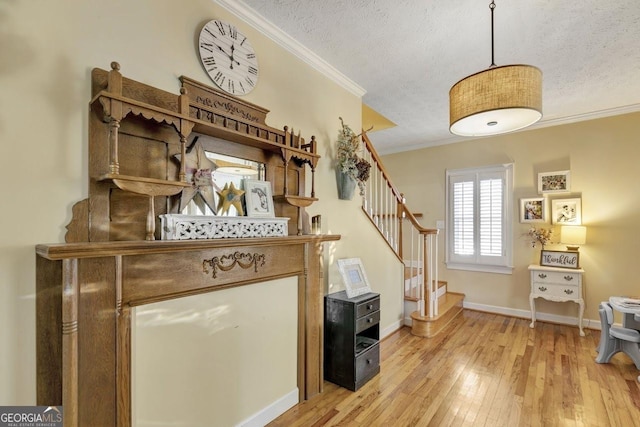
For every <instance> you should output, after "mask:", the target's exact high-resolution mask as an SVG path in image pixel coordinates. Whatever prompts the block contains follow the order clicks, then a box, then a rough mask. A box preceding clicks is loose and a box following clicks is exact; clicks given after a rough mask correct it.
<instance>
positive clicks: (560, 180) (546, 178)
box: [538, 170, 571, 194]
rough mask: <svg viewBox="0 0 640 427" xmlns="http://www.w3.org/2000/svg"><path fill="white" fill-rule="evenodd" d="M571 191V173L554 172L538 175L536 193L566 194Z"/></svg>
mask: <svg viewBox="0 0 640 427" xmlns="http://www.w3.org/2000/svg"><path fill="white" fill-rule="evenodd" d="M569 191H571V172H570V171H568V170H567V171H555V172H542V173H539V174H538V193H539V194H552V193H568V192H569Z"/></svg>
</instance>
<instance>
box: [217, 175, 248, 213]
mask: <svg viewBox="0 0 640 427" xmlns="http://www.w3.org/2000/svg"><path fill="white" fill-rule="evenodd" d="M217 193H218V215H224V214H226V213H229V208H230V207H231V206H233V207H234V208H236V210H237V211H238V215H240V216H242V215H244V211H243V210H242V195H243V194H244V190H238V189H237V188H236V187H235V185H233V182H232V183H231V185H229V184H225V185H224V188H223V189H222V191H217Z"/></svg>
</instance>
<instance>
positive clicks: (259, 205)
mask: <svg viewBox="0 0 640 427" xmlns="http://www.w3.org/2000/svg"><path fill="white" fill-rule="evenodd" d="M243 184H244V191H245V193H244V201H245V204H246V207H247V209H246V211H247V216H250V217H256V218H273V217H275V212H274V207H273V196H272V191H271V182H269V181H261V180H257V179H245V180H244V182H243Z"/></svg>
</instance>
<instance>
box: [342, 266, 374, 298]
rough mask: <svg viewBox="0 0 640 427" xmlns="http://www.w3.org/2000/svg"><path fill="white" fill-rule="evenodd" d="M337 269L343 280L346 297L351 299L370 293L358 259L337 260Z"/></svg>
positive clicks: (369, 287)
mask: <svg viewBox="0 0 640 427" xmlns="http://www.w3.org/2000/svg"><path fill="white" fill-rule="evenodd" d="M338 269H339V270H340V275H341V276H342V280H344V286H345V290H346V291H347V297H349V298H353V297H357V296H359V295H364V294H366V293H369V292H371V286H369V281H368V280H367V275H366V274H365V272H364V267H363V266H362V261H361V260H360V258H344V259H339V260H338Z"/></svg>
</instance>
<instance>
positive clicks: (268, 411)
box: [237, 387, 299, 427]
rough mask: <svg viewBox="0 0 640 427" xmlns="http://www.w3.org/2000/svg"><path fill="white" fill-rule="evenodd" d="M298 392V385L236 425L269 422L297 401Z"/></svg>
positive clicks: (245, 426)
mask: <svg viewBox="0 0 640 427" xmlns="http://www.w3.org/2000/svg"><path fill="white" fill-rule="evenodd" d="M298 394H299V392H298V387H296V388H294V389H293V390H291V391H290V392H289V393H287V394H285V395H284V396H282V397H281V398H280V399H278V400H276V401H275V402H273V403H272V404H271V405H269V406H267V407H266V408H263V409H261V410H260V411H258V412H257V413H255V414H253V415H252V416H250V417H249V418H247V419H246V420H244V421H242V422H240V423H238V424H237V427H263V426H265V425H267V424H269V423H270V422H271V421H273V420H275V419H276V418H278V417H279V416H280V415H282V414H284V413H285V412H287V411H288V410H289V409H291V408H293V407H294V406H295V405H297V404H298V403H299V400H298Z"/></svg>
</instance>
